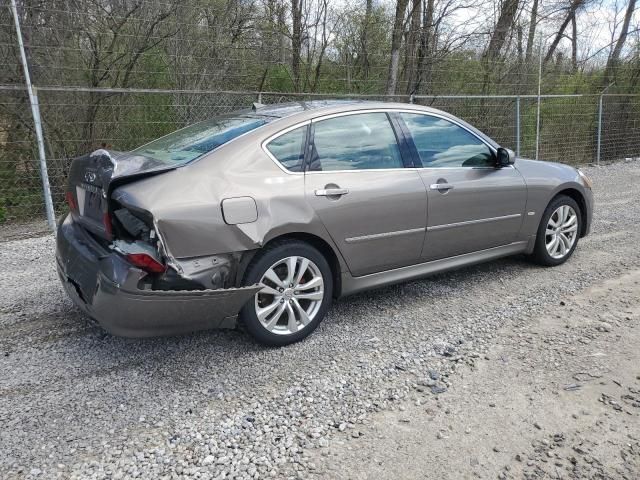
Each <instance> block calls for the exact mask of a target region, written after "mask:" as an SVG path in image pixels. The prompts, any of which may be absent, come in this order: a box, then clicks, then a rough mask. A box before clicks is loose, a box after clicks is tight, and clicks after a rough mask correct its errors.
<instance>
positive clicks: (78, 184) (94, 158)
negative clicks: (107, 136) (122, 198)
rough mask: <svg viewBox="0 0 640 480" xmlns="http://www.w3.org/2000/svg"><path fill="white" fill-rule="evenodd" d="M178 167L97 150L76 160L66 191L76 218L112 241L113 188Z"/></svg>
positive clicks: (147, 158)
mask: <svg viewBox="0 0 640 480" xmlns="http://www.w3.org/2000/svg"><path fill="white" fill-rule="evenodd" d="M176 167H177V165H175V164H173V165H172V164H168V163H166V162H162V161H160V160H156V159H153V158H149V157H146V156H143V155H139V154H137V153H127V152H115V151H109V150H96V151H95V152H93V153H91V154H89V155H84V156H82V157H78V158H76V159H74V160H73V162H72V163H71V169H70V171H69V182H68V185H67V192H66V196H67V201H68V202H69V204H70V207H71V214H72V216H73V219H74V220H75V221H77V222H79V223H80V224H81V225H82V226H84V227H85V228H86V229H87V230H89V231H91V232H92V233H94V234H95V235H98V236H99V237H101V238H104V239H106V240H111V239H112V232H111V211H110V204H109V198H110V195H111V192H112V191H113V189H114V188H115V187H116V186H118V185H123V184H124V183H128V182H130V181H133V180H136V179H139V178H142V177H146V176H151V175H156V174H158V173H162V172H166V171H168V170H173V169H175V168H176Z"/></svg>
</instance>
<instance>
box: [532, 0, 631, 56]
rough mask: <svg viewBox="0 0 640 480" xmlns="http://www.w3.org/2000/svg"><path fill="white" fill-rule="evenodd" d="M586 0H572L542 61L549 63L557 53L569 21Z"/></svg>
mask: <svg viewBox="0 0 640 480" xmlns="http://www.w3.org/2000/svg"><path fill="white" fill-rule="evenodd" d="M632 1H635V0H632ZM584 2H585V0H573V1H572V2H571V5H569V11H568V12H567V16H566V17H565V19H564V21H563V22H562V25H560V29H559V30H558V32H557V33H556V36H555V38H554V39H553V42H552V43H551V46H550V47H549V51H548V52H547V54H546V55H545V57H544V60H543V62H542V63H543V64H545V63H547V62H548V61H549V60H551V58H552V57H553V54H554V53H555V51H556V48H558V44H559V43H560V40H562V38H563V37H564V31H565V30H566V28H567V25H569V22H571V19H572V18H573V17H574V16H575V14H576V11H577V10H578V8H580V7H581V6H582V5H584Z"/></svg>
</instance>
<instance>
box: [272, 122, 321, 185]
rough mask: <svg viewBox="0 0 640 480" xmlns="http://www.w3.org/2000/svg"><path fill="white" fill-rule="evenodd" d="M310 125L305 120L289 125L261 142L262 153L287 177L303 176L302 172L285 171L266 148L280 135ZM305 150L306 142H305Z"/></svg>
mask: <svg viewBox="0 0 640 480" xmlns="http://www.w3.org/2000/svg"><path fill="white" fill-rule="evenodd" d="M308 125H311V120H305V121H304V122H300V123H296V124H295V125H291V126H289V127H287V128H284V129H282V130H280V131H279V132H276V133H274V134H273V135H271V136H269V137H267V138H266V139H265V140H263V141H262V143H261V145H260V146H261V148H262V151H263V152H264V153H266V154H267V156H268V157H269V158H270V159H271V160H272V161H273V163H275V164H276V165H277V166H278V168H280V170H282V171H283V172H284V173H288V174H289V175H304V173H305V172H304V171H302V172H292V171H291V170H289V169H287V168H286V167H285V166H284V165H282V163H280V161H279V160H278V159H277V158H276V157H275V156H274V155H273V154H272V153H271V152H270V151H269V149H268V148H267V146H268V145H269V143H271V142H272V141H273V140H275V139H276V138H278V137H281V136H282V135H285V134H287V133H289V132H291V131H293V130H295V129H297V128H300V127H304V126H308ZM305 148H306V140H305Z"/></svg>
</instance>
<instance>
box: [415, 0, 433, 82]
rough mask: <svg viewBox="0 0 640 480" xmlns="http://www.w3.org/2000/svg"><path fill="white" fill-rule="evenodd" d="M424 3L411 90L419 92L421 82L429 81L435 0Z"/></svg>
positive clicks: (427, 0)
mask: <svg viewBox="0 0 640 480" xmlns="http://www.w3.org/2000/svg"><path fill="white" fill-rule="evenodd" d="M425 1H426V4H425V6H424V10H423V12H422V32H421V35H420V48H419V49H418V67H417V72H416V82H415V85H414V86H413V88H412V89H411V91H413V92H416V93H420V86H421V85H422V83H423V82H424V83H427V84H429V83H431V64H432V55H431V54H432V52H433V42H434V39H433V9H434V1H435V0H425Z"/></svg>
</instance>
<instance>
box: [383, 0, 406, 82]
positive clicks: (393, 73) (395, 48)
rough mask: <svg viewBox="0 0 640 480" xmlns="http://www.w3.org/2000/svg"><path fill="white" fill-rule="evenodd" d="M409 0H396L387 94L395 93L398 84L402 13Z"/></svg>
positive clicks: (402, 23) (402, 24)
mask: <svg viewBox="0 0 640 480" xmlns="http://www.w3.org/2000/svg"><path fill="white" fill-rule="evenodd" d="M408 3H409V0H397V2H396V16H395V20H394V22H393V32H392V34H391V61H390V62H389V75H388V76H387V95H395V93H396V87H397V85H398V66H399V65H400V46H401V45H402V33H403V30H404V28H403V26H404V13H405V11H406V10H407V4H408Z"/></svg>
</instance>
